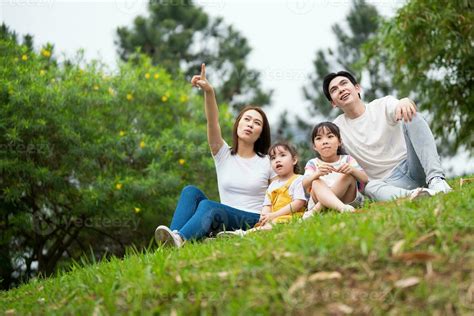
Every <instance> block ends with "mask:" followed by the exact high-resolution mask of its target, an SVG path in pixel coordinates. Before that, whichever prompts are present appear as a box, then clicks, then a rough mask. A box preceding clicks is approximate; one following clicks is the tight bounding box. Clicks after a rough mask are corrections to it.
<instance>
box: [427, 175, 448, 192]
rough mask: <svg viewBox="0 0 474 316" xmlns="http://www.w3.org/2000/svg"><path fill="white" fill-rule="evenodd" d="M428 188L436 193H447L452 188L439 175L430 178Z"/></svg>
mask: <svg viewBox="0 0 474 316" xmlns="http://www.w3.org/2000/svg"><path fill="white" fill-rule="evenodd" d="M428 188H429V189H430V190H433V191H435V192H436V193H441V192H442V193H448V192H450V191H452V190H453V189H451V187H450V186H449V184H448V183H447V182H446V180H444V179H443V178H441V177H434V178H433V179H431V180H430V183H429V184H428Z"/></svg>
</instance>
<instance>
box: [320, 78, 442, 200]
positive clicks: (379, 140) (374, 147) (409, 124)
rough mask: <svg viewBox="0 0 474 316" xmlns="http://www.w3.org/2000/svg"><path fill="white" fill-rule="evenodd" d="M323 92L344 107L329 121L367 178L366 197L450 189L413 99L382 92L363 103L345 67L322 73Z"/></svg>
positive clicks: (431, 193)
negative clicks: (381, 96)
mask: <svg viewBox="0 0 474 316" xmlns="http://www.w3.org/2000/svg"><path fill="white" fill-rule="evenodd" d="M323 91H324V94H325V95H326V97H327V99H328V100H329V101H330V102H331V105H332V106H333V107H338V108H340V109H341V110H342V111H343V112H344V114H341V115H339V116H338V117H337V118H336V119H335V120H334V123H335V124H336V125H337V126H338V127H339V129H340V131H341V137H342V142H343V145H344V147H345V149H346V150H347V151H348V152H349V154H350V155H352V156H353V157H354V158H355V159H356V160H357V161H358V162H359V164H360V165H361V166H362V168H363V169H364V170H365V172H366V173H367V175H368V177H369V183H368V184H367V186H366V187H365V191H364V193H365V194H366V195H367V196H368V197H370V198H371V199H374V200H378V201H386V200H391V199H394V198H398V197H403V196H411V198H417V197H419V196H423V195H434V194H437V193H440V192H445V193H446V192H449V191H451V188H450V186H449V185H448V184H447V182H446V181H445V176H444V172H443V169H442V167H441V162H440V159H439V156H438V151H437V149H436V144H435V141H434V138H433V134H432V133H431V130H430V128H429V126H428V124H427V123H426V121H425V120H424V119H423V117H422V116H421V115H420V114H419V113H417V109H416V105H415V103H414V102H413V101H412V100H410V99H408V98H404V99H401V100H398V99H396V98H394V97H392V96H386V97H384V98H381V99H376V100H374V101H372V102H370V103H369V104H367V105H366V104H364V102H362V100H361V98H360V92H361V87H360V85H359V84H358V83H357V81H356V80H355V78H354V76H352V74H350V73H349V72H346V71H340V72H338V73H331V74H329V75H327V76H326V77H325V78H324V82H323ZM425 186H428V189H426V188H423V187H425Z"/></svg>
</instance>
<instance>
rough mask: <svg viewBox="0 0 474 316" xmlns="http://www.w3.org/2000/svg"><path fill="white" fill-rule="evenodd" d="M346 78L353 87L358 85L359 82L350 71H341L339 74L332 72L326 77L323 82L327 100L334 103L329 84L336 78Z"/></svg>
mask: <svg viewBox="0 0 474 316" xmlns="http://www.w3.org/2000/svg"><path fill="white" fill-rule="evenodd" d="M339 76H340V77H346V78H347V79H349V80H350V81H351V82H352V84H353V85H356V84H357V80H356V79H355V77H354V76H353V75H352V74H351V73H350V72H348V71H344V70H342V71H339V72H331V73H330V74H329V75H326V77H324V81H323V92H324V95H325V96H326V98H327V99H328V100H329V101H332V99H331V95H330V94H329V84H330V83H331V81H332V79H334V78H336V77H339ZM359 98H360V94H359Z"/></svg>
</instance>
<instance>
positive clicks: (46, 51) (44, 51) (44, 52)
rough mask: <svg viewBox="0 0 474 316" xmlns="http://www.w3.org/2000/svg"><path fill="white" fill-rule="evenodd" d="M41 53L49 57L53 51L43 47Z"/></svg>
mask: <svg viewBox="0 0 474 316" xmlns="http://www.w3.org/2000/svg"><path fill="white" fill-rule="evenodd" d="M41 55H43V56H44V57H46V58H49V57H51V52H50V51H49V50H47V49H42V50H41Z"/></svg>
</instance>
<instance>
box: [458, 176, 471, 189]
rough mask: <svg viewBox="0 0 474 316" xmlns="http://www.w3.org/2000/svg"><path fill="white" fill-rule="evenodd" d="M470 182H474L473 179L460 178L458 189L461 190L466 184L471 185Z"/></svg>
mask: <svg viewBox="0 0 474 316" xmlns="http://www.w3.org/2000/svg"><path fill="white" fill-rule="evenodd" d="M471 182H474V178H461V179H459V187H461V188H462V186H463V185H464V184H468V183H471Z"/></svg>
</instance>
